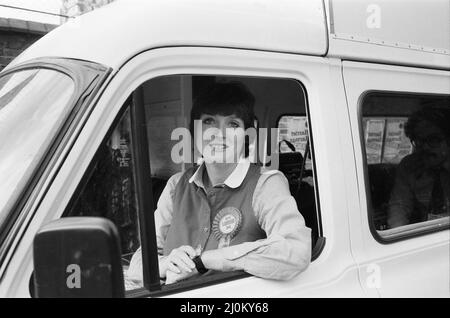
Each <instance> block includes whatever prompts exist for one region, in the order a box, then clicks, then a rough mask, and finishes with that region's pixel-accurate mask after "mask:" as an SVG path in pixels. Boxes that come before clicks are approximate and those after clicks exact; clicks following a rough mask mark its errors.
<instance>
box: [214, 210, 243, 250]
mask: <svg viewBox="0 0 450 318" xmlns="http://www.w3.org/2000/svg"><path fill="white" fill-rule="evenodd" d="M241 226H242V213H241V211H239V210H238V209H236V208H235V207H226V208H223V209H222V210H220V211H219V213H217V215H216V217H215V218H214V221H213V226H212V230H213V233H214V236H215V237H216V239H217V240H218V241H219V246H218V248H222V247H227V246H229V245H230V242H231V240H232V239H233V238H234V237H235V236H236V234H237V233H239V230H240V229H241Z"/></svg>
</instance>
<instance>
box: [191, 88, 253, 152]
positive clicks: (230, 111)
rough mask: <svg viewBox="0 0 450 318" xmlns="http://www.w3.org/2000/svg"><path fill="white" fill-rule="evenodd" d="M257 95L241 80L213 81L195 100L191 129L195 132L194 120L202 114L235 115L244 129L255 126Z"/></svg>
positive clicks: (246, 145) (246, 147) (246, 148)
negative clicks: (242, 123) (240, 120)
mask: <svg viewBox="0 0 450 318" xmlns="http://www.w3.org/2000/svg"><path fill="white" fill-rule="evenodd" d="M254 105H255V97H254V96H253V94H252V93H251V92H250V91H249V90H248V89H247V87H245V86H244V84H242V83H240V82H224V83H213V84H212V85H210V86H208V87H206V88H205V89H204V90H203V91H202V92H201V93H200V94H199V95H198V96H197V97H196V98H195V100H194V104H193V105H192V110H191V123H190V130H191V133H192V136H194V135H193V133H194V120H198V119H200V116H201V115H202V114H208V115H222V116H230V115H235V116H236V117H238V118H240V119H242V121H243V122H244V129H248V128H251V127H254V121H255V113H254V110H253V109H254ZM248 146H249V145H248V140H247V138H246V140H245V157H248V152H249V150H248Z"/></svg>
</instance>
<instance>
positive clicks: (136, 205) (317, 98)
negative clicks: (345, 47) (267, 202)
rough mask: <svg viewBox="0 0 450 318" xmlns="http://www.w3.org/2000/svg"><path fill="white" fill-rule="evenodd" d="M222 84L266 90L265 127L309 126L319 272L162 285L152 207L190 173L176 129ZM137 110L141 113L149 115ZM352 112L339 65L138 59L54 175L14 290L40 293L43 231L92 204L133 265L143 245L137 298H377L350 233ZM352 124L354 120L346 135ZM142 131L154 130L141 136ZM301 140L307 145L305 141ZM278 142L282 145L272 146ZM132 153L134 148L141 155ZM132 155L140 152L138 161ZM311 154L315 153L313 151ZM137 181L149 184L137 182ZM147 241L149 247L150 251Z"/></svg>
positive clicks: (163, 52)
mask: <svg viewBox="0 0 450 318" xmlns="http://www.w3.org/2000/svg"><path fill="white" fill-rule="evenodd" d="M180 74H182V75H180ZM211 80H214V81H219V80H220V81H221V80H227V81H228V80H230V81H231V80H233V81H240V82H241V83H244V84H245V85H246V86H247V87H249V88H250V89H251V90H252V92H253V93H254V94H255V95H256V100H257V105H258V106H257V112H258V113H257V117H258V118H257V119H258V123H259V124H258V127H268V128H282V127H281V124H283V125H285V124H286V123H287V122H291V124H288V126H289V125H290V126H289V129H291V131H293V132H295V134H292V133H289V134H290V136H291V137H296V136H297V135H298V136H300V135H304V132H305V129H304V128H305V127H307V129H306V131H307V135H308V136H309V145H310V147H311V149H310V157H311V160H310V162H309V164H310V166H309V167H306V168H305V169H306V170H308V169H309V170H310V174H311V176H310V177H311V178H310V180H309V182H310V184H309V186H311V187H312V188H311V187H309V189H310V190H311V189H312V191H309V193H310V194H312V198H311V199H312V201H314V200H315V207H316V209H311V211H310V213H311V217H314V218H317V219H316V221H317V222H316V223H317V229H316V230H317V231H316V232H317V236H318V238H319V239H318V242H320V244H316V246H317V247H316V246H315V247H314V249H313V254H314V255H313V256H314V260H313V261H312V263H311V264H310V265H309V267H308V268H307V269H306V270H305V271H304V272H303V273H301V274H299V275H298V276H296V277H294V278H292V279H289V280H287V281H277V280H269V279H261V278H258V277H256V276H251V275H248V274H245V273H244V275H242V273H234V272H232V273H220V274H218V275H217V276H213V277H211V276H208V277H206V276H205V277H204V278H201V279H197V280H196V281H189V280H187V281H184V282H180V283H179V284H173V285H164V284H160V282H159V273H157V271H158V269H157V266H154V264H155V260H156V261H157V250H156V246H155V245H154V243H155V241H156V238H155V225H154V222H153V208H154V207H155V205H156V198H157V197H158V196H159V194H160V190H162V188H163V187H164V184H165V182H166V181H167V177H169V176H170V175H172V174H173V173H175V172H178V171H183V170H182V169H184V168H183V165H182V164H178V163H177V164H175V162H172V161H171V157H170V155H171V148H172V146H173V144H174V141H173V140H172V139H171V133H172V131H173V128H176V127H187V125H188V123H189V107H190V105H191V104H192V97H193V96H194V95H195V91H196V88H195V87H197V88H198V87H202V86H203V85H204V84H205V85H206V84H207V82H208V81H211ZM336 83H338V84H337V85H336ZM198 85H199V86H198ZM137 108H140V109H141V113H140V114H139V115H137V114H138V113H137V112H136V109H137ZM343 109H345V96H344V94H343V84H342V76H341V64H340V61H339V60H333V59H324V58H322V57H312V56H300V55H293V54H281V53H269V52H261V51H249V50H238V49H223V48H198V47H189V48H187V47H179V48H161V49H156V50H150V51H147V52H143V53H141V54H139V55H137V56H136V57H134V58H133V59H131V60H130V61H128V62H127V63H126V64H125V65H124V66H123V67H121V68H120V70H119V71H118V72H117V74H115V75H114V77H113V78H112V79H111V81H110V82H109V84H108V87H107V88H106V89H105V90H104V92H103V94H102V96H101V97H100V99H99V100H98V103H97V104H96V107H95V109H94V110H93V111H92V113H91V115H90V117H89V119H88V120H87V122H86V124H85V125H84V126H83V130H82V132H81V133H80V135H79V136H78V137H77V140H76V142H75V144H74V146H73V148H72V150H71V152H70V154H68V156H67V158H66V159H65V161H64V164H63V165H62V167H61V169H60V170H59V172H58V175H57V177H56V178H55V179H54V180H53V181H52V184H51V186H50V187H49V190H48V192H47V193H46V195H45V198H44V199H43V200H42V203H41V205H40V206H39V208H38V210H37V211H36V214H35V215H36V217H35V218H34V219H33V220H32V221H31V222H30V225H29V227H28V230H27V232H26V233H25V234H24V236H23V238H22V240H21V242H20V244H19V245H18V247H17V252H16V254H15V255H14V256H13V259H12V261H11V263H10V268H9V269H10V271H9V272H8V279H7V281H8V283H9V284H5V289H4V290H5V294H7V295H8V296H29V294H28V283H29V281H30V277H31V274H32V261H31V258H32V248H31V247H32V240H33V237H34V235H35V233H36V231H37V230H38V229H39V227H41V226H42V224H44V223H46V222H48V221H50V220H52V219H56V218H59V217H63V216H71V215H79V214H80V211H81V214H82V215H86V216H87V215H92V213H94V214H95V213H98V212H102V214H101V215H102V216H105V217H110V218H112V219H113V220H114V221H117V222H116V224H118V225H120V226H121V229H122V230H121V235H122V242H123V252H124V253H123V254H124V255H123V257H124V259H123V261H124V267H127V266H128V264H127V262H128V261H129V256H131V255H130V254H131V253H134V252H135V250H136V248H138V246H139V245H140V244H141V246H142V250H143V253H142V264H143V266H142V267H141V268H142V271H143V277H144V282H143V285H142V284H137V285H134V284H127V285H126V287H127V289H128V293H127V296H129V297H135V296H136V297H139V296H140V297H142V296H144V295H145V296H154V297H159V296H163V295H176V296H179V297H211V296H214V297H230V296H233V297H299V296H307V297H312V296H323V297H325V296H364V295H366V294H365V293H364V291H363V289H362V288H361V284H360V281H359V275H358V267H357V265H356V263H355V260H354V258H353V256H352V252H351V246H350V239H349V235H348V233H349V224H348V202H347V197H348V196H349V195H350V194H351V193H352V192H351V191H349V190H350V188H349V187H348V186H343V184H346V185H348V184H354V183H355V182H354V177H352V176H350V179H346V178H348V176H346V173H345V172H344V169H342V167H343V162H342V161H343V159H342V158H343V157H344V155H343V154H342V151H343V149H347V151H346V153H347V154H348V153H349V151H348V149H349V147H350V148H351V145H348V142H346V145H345V148H343V147H342V146H343V145H342V141H343V140H345V141H348V140H350V138H351V130H350V129H349V128H348V120H346V119H347V114H346V112H345V111H342V110H343ZM142 112H143V113H142ZM336 117H338V118H339V120H337V119H336ZM305 118H306V123H307V124H308V125H305ZM345 122H346V123H345ZM341 124H343V125H345V129H344V131H342V130H341V129H340V128H341ZM171 125H172V126H171ZM173 125H175V126H173ZM136 127H145V128H146V129H144V130H143V129H140V130H139V131H140V133H139V134H135V133H131V134H130V131H135V129H137V128H136ZM284 128H285V127H284ZM336 132H338V133H336ZM145 135H146V136H145ZM135 137H136V138H135ZM130 138H131V139H130ZM133 138H134V139H133ZM275 141H276V142H278V140H276V139H275ZM290 141H291V142H292V143H294V144H295V143H299V144H301V143H302V142H303V141H301V140H300V139H299V140H296V139H294V138H293V139H290ZM269 146H270V145H269ZM134 147H137V148H139V149H135V148H134ZM276 148H277V146H275V147H273V146H271V149H272V151H274V150H275V149H276ZM129 149H134V152H133V151H131V157H130V152H129V151H128V150H129ZM280 149H284V148H282V147H280ZM299 149H300V148H299ZM283 151H284V150H283ZM286 151H287V150H286ZM272 153H273V152H272ZM132 154H139V155H136V156H137V157H135V158H134V159H131V160H130V158H132ZM144 154H146V155H144ZM166 155H167V156H166ZM302 155H304V156H305V157H308V158H309V155H305V153H304V150H302ZM347 157H348V156H347ZM346 159H348V158H346ZM146 160H147V162H145V161H146ZM148 161H150V162H148ZM346 162H351V160H347V161H346ZM134 164H136V166H135V167H134V169H132V168H133V165H134ZM294 165H295V163H294ZM144 166H145V167H146V168H145V169H144V170H143V167H144ZM108 169H109V170H108ZM177 169H180V170H177ZM111 171H112V172H111ZM352 171H354V170H352ZM353 175H354V173H353ZM135 177H136V179H139V178H142V180H140V181H139V180H138V182H136V183H134V182H132V180H134V178H135ZM144 179H146V180H147V181H148V182H146V180H144ZM148 179H150V180H148ZM305 182H306V181H305ZM294 188H296V187H294ZM80 198H81V199H80ZM135 199H136V200H135ZM72 212H73V213H72ZM300 212H303V213H304V211H300ZM77 213H78V214H77ZM125 216H127V217H125ZM128 216H129V217H128ZM137 223H139V225H138V224H137ZM206 230H208V229H206ZM325 239H326V244H324V242H325ZM144 242H147V243H148V245H147V246H144V245H145V243H144ZM155 274H156V275H155Z"/></svg>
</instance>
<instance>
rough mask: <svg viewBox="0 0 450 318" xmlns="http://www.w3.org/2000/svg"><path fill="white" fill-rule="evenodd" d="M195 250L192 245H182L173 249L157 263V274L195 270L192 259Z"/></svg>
mask: <svg viewBox="0 0 450 318" xmlns="http://www.w3.org/2000/svg"><path fill="white" fill-rule="evenodd" d="M196 255H197V252H196V251H195V250H194V248H193V247H192V246H188V245H183V246H180V247H178V248H175V249H173V250H172V251H171V252H170V254H169V255H167V256H166V257H164V258H163V259H161V261H160V263H159V276H160V277H161V278H164V277H166V272H167V271H171V272H173V273H175V274H181V273H182V272H184V273H192V272H195V264H194V262H193V261H192V259H193V258H194V257H195V256H196Z"/></svg>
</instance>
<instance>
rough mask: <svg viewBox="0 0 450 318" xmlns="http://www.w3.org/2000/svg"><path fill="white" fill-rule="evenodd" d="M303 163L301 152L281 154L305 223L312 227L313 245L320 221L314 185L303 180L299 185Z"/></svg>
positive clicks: (291, 189) (282, 170)
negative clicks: (317, 214)
mask: <svg viewBox="0 0 450 318" xmlns="http://www.w3.org/2000/svg"><path fill="white" fill-rule="evenodd" d="M302 164H303V156H302V154H301V153H300V152H287V153H280V154H279V168H278V170H280V171H281V172H283V174H284V175H285V176H286V178H287V179H288V181H289V189H290V191H291V194H292V196H293V197H294V199H295V201H296V202H297V207H298V210H299V211H300V213H301V214H302V216H303V218H304V219H305V224H306V226H307V227H309V228H310V229H311V231H312V232H311V238H312V246H313V247H314V245H315V243H316V241H317V238H318V223H317V216H316V200H315V194H314V187H313V186H311V185H310V184H309V183H307V182H304V181H302V182H301V184H300V186H299V180H300V172H301V169H302Z"/></svg>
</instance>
